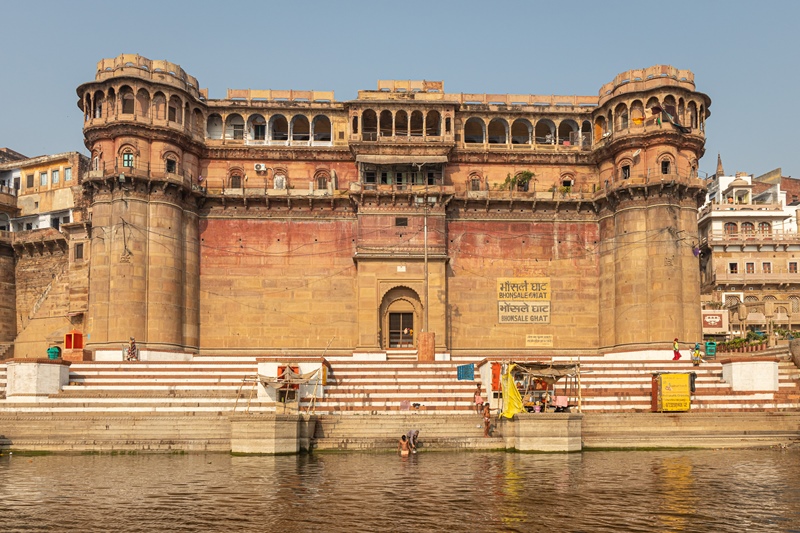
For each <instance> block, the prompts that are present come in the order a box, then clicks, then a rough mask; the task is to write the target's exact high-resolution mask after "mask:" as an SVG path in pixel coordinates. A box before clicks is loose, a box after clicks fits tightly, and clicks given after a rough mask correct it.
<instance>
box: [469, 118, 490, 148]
mask: <svg viewBox="0 0 800 533" xmlns="http://www.w3.org/2000/svg"><path fill="white" fill-rule="evenodd" d="M484 129H485V123H484V122H483V120H482V119H480V118H477V117H472V118H470V119H467V122H466V123H465V124H464V142H465V143H467V144H483V139H484Z"/></svg>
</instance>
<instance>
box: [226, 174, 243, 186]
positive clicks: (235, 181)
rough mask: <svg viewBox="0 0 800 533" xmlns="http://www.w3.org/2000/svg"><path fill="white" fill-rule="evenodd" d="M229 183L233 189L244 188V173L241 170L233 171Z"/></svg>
mask: <svg viewBox="0 0 800 533" xmlns="http://www.w3.org/2000/svg"><path fill="white" fill-rule="evenodd" d="M228 184H229V186H230V188H231V189H241V188H242V175H241V174H239V172H238V171H237V172H233V173H231V177H230V178H229V180H228Z"/></svg>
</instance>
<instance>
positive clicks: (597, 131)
mask: <svg viewBox="0 0 800 533" xmlns="http://www.w3.org/2000/svg"><path fill="white" fill-rule="evenodd" d="M605 135H606V118H605V117H597V118H596V119H594V140H595V142H597V141H599V140H600V139H602V138H603V137H605ZM536 142H539V139H538V135H537V139H536Z"/></svg>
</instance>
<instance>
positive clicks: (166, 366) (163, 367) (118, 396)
mask: <svg viewBox="0 0 800 533" xmlns="http://www.w3.org/2000/svg"><path fill="white" fill-rule="evenodd" d="M255 374H256V363H255V358H243V359H242V360H230V359H229V360H222V361H213V360H212V361H200V362H198V361H189V362H173V361H169V362H166V361H164V362H144V361H142V362H140V361H136V362H121V361H120V362H106V361H97V362H94V361H93V362H77V363H73V364H72V365H71V366H70V374H69V384H68V385H66V386H65V387H64V388H63V390H62V391H61V392H60V393H59V394H53V395H51V396H50V397H48V398H45V399H40V400H38V401H35V402H25V401H15V402H14V403H13V404H12V405H13V409H14V410H15V411H17V412H76V411H79V412H95V411H102V412H124V413H189V412H191V413H203V412H206V413H216V412H232V411H234V409H236V410H237V411H239V412H243V411H244V410H245V409H247V408H248V404H249V410H250V411H261V412H263V411H271V410H274V404H273V403H272V402H263V401H261V400H259V399H258V398H256V395H255V394H253V395H252V397H251V396H250V388H249V385H248V386H247V387H243V383H244V378H245V377H246V376H254V375H255ZM9 407H11V406H9Z"/></svg>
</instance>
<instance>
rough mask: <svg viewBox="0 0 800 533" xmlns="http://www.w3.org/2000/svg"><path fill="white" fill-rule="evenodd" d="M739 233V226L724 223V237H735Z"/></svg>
mask: <svg viewBox="0 0 800 533" xmlns="http://www.w3.org/2000/svg"><path fill="white" fill-rule="evenodd" d="M738 233H739V226H738V225H737V224H736V222H726V223H725V235H736V234H738Z"/></svg>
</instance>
